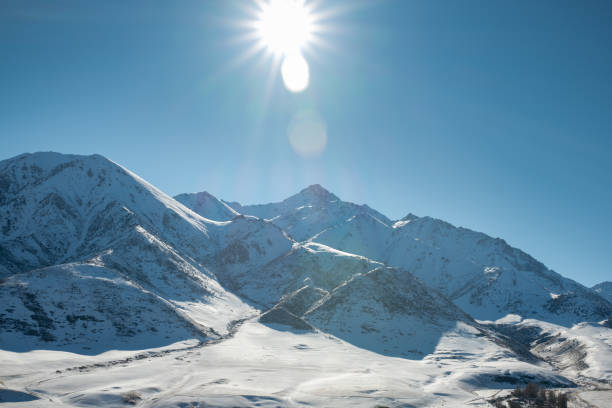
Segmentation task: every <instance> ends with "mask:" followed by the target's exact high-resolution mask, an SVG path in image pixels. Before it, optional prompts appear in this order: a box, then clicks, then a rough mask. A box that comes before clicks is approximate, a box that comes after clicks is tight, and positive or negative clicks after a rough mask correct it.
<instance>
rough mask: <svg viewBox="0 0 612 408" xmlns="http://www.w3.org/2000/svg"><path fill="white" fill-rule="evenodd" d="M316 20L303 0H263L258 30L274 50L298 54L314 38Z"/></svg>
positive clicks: (266, 43)
mask: <svg viewBox="0 0 612 408" xmlns="http://www.w3.org/2000/svg"><path fill="white" fill-rule="evenodd" d="M313 29H314V20H313V16H312V13H311V10H310V8H309V7H308V6H307V5H306V3H305V2H304V0H268V1H267V2H262V3H260V10H259V15H258V16H257V22H256V30H257V32H258V35H259V37H260V39H261V41H262V42H263V43H264V44H265V46H266V47H267V48H268V49H269V50H270V51H272V52H273V53H275V54H281V55H283V56H287V55H294V54H299V53H301V52H302V48H303V47H305V46H306V45H308V43H309V42H310V41H311V40H312V35H313Z"/></svg>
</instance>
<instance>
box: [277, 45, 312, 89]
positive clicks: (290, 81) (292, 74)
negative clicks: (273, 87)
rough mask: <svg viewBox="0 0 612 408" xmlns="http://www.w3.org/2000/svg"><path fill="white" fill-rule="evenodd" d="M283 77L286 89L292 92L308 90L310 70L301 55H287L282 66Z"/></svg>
mask: <svg viewBox="0 0 612 408" xmlns="http://www.w3.org/2000/svg"><path fill="white" fill-rule="evenodd" d="M281 75H282V77H283V82H284V83H285V87H286V88H287V89H288V90H289V91H291V92H302V91H303V90H305V89H306V88H308V83H309V82H310V70H309V68H308V63H307V62H306V59H304V57H303V56H302V55H301V54H292V55H287V56H286V57H285V59H284V60H283V64H282V65H281Z"/></svg>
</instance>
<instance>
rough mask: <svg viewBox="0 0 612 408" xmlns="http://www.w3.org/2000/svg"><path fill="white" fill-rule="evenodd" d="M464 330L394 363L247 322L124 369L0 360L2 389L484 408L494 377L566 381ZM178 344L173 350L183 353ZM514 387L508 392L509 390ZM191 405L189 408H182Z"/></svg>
mask: <svg viewBox="0 0 612 408" xmlns="http://www.w3.org/2000/svg"><path fill="white" fill-rule="evenodd" d="M465 330H469V328H466V327H457V328H456V331H453V332H450V333H449V334H448V335H447V336H445V337H444V338H442V339H441V340H440V342H439V344H438V346H437V347H436V350H435V352H434V353H433V354H432V355H430V356H428V357H427V358H425V359H423V360H419V361H414V360H406V359H401V358H392V357H386V356H383V355H380V354H376V353H372V352H369V351H367V350H364V349H360V348H357V347H354V346H352V345H350V344H348V343H346V342H343V341H341V340H338V339H337V338H335V337H333V336H330V335H328V334H325V333H321V332H315V333H295V332H291V331H287V330H285V329H283V328H282V327H280V326H279V327H277V328H271V327H267V326H264V325H262V324H260V323H257V322H256V321H248V322H246V323H245V324H243V325H242V327H240V329H239V330H238V331H237V333H236V334H235V336H234V337H233V338H231V339H228V340H225V341H223V342H219V343H216V344H212V345H205V346H202V347H195V348H191V349H187V350H185V351H172V352H169V353H167V354H163V353H158V355H157V356H155V354H151V356H149V355H148V354H146V353H139V354H140V355H141V356H143V357H141V358H136V359H133V360H131V361H126V360H125V359H126V358H128V357H133V356H134V355H137V354H136V353H133V352H132V353H129V352H119V351H109V352H106V353H104V354H101V355H98V356H92V357H86V356H82V355H77V354H71V353H65V352H53V351H32V352H29V353H24V354H22V353H11V352H5V351H1V352H0V361H1V363H0V372H2V376H3V377H2V378H3V381H4V384H5V385H6V386H7V387H8V388H10V389H14V390H22V391H25V392H29V393H31V394H33V395H35V396H36V397H38V398H40V399H38V400H35V401H32V402H30V403H29V405H28V406H33V407H38V406H101V405H104V406H122V404H123V402H122V398H121V395H122V394H125V393H127V392H129V391H136V392H137V393H138V394H139V395H140V396H141V397H142V399H143V401H142V405H141V406H151V407H184V406H189V404H192V406H222V407H233V406H264V407H268V406H269V407H275V406H289V407H291V406H321V407H330V406H334V407H335V406H338V407H373V406H375V405H376V404H381V405H389V406H432V407H434V406H447V407H452V406H457V407H462V406H465V404H466V403H467V402H470V406H486V404H485V403H484V401H483V400H482V399H481V398H479V397H478V395H477V394H475V393H474V391H475V390H478V389H483V388H493V389H496V388H501V387H500V386H504V384H502V383H496V381H495V378H496V376H503V375H525V374H527V375H534V376H538V377H539V378H541V379H548V380H550V381H553V382H554V381H561V382H562V381H563V380H562V379H561V378H560V377H559V376H557V375H555V374H554V373H553V372H552V371H551V370H550V368H549V367H547V366H545V365H543V366H541V367H536V366H533V365H531V364H527V363H524V362H519V361H517V360H516V359H515V358H513V356H512V355H511V354H510V353H508V352H507V351H506V350H504V349H503V348H501V347H497V346H495V345H494V344H492V343H491V342H489V341H486V340H484V339H482V338H479V337H475V336H469V335H468V336H465V333H464V331H465ZM194 345H195V343H193V342H192V343H188V342H187V343H180V344H174V345H172V346H169V347H167V349H177V348H185V347H188V346H194ZM505 386H506V387H508V386H507V385H505ZM182 404H183V405H182Z"/></svg>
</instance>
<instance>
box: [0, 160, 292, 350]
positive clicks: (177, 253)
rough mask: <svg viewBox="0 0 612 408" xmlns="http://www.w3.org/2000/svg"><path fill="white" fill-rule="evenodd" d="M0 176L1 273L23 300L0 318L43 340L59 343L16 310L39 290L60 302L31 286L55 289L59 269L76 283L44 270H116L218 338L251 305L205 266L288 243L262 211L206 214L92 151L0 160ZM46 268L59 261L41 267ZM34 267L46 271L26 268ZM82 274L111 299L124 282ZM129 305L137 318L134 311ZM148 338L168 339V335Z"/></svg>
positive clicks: (45, 305)
mask: <svg viewBox="0 0 612 408" xmlns="http://www.w3.org/2000/svg"><path fill="white" fill-rule="evenodd" d="M0 179H1V180H2V182H1V183H0V188H1V190H0V214H2V224H3V225H2V235H0V264H1V265H2V266H3V272H4V276H5V277H8V276H10V277H11V278H10V279H9V280H8V281H7V282H5V283H4V284H6V285H9V286H11V287H19V288H21V289H20V292H23V293H25V294H24V295H23V296H21V297H18V298H15V299H16V301H18V302H21V303H20V304H21V306H20V307H16V308H10V309H8V310H7V311H5V312H4V314H3V315H2V316H1V319H2V320H1V321H0V322H1V324H2V326H3V328H5V327H10V328H11V329H12V330H15V331H18V332H20V333H22V334H23V333H25V334H32V335H35V336H37V338H38V339H39V340H41V341H43V342H49V341H51V342H52V341H56V342H58V344H60V343H61V339H60V338H59V337H58V336H55V335H53V336H46V335H45V334H44V333H45V332H44V330H43V329H42V326H41V327H40V328H39V329H38V330H37V331H36V330H31V329H30V326H31V325H32V324H33V323H32V322H31V321H29V320H27V319H25V320H24V319H23V315H19V313H20V312H19V310H23V308H24V307H25V308H26V309H27V304H26V303H24V302H27V301H28V300H27V299H30V298H31V297H36V298H37V299H39V300H37V302H38V304H39V308H41V309H42V310H47V311H49V313H50V311H52V310H54V308H55V307H56V306H55V305H56V303H58V302H59V303H62V299H61V297H62V292H61V291H59V292H57V296H55V297H53V296H50V295H49V293H46V294H43V292H44V291H41V290H34V288H38V287H50V288H53V287H55V286H56V284H55V280H57V276H66V279H68V280H73V281H75V282H76V281H78V279H77V278H80V277H81V276H82V274H80V273H76V274H75V273H72V274H66V273H64V275H60V274H58V273H55V272H54V273H51V272H49V271H58V270H59V271H67V270H68V271H75V270H76V271H79V270H82V269H83V268H85V269H86V270H88V271H91V268H88V267H87V266H88V265H91V264H95V265H98V266H100V267H102V268H104V270H105V271H107V273H109V274H114V275H116V276H117V278H112V280H116V279H119V278H121V279H123V280H125V281H126V282H128V283H129V285H132V286H131V287H133V288H138V289H137V290H138V291H144V293H150V294H152V295H151V296H153V297H151V299H154V298H155V297H156V298H157V299H160V300H163V302H164V303H165V304H166V306H165V307H168V308H171V309H173V310H174V313H175V316H174V317H172V318H173V319H175V318H176V316H180V317H181V318H182V319H183V320H185V322H184V323H182V324H187V325H188V326H195V327H198V328H199V329H200V332H201V333H200V335H201V336H209V337H210V336H213V337H214V336H218V335H222V334H223V333H226V332H227V330H228V328H227V327H228V324H229V323H230V322H231V321H233V320H237V319H242V318H244V317H245V316H248V315H250V314H252V313H253V310H252V309H251V308H250V307H249V306H248V305H246V304H245V303H244V302H243V301H241V300H240V299H239V298H238V297H236V296H235V295H234V294H232V293H230V292H228V291H226V290H225V289H224V288H223V287H222V286H221V285H220V284H219V283H218V281H217V280H216V278H215V276H214V273H213V272H212V271H211V270H210V269H209V267H210V265H215V264H216V263H218V262H220V261H222V262H224V263H226V264H228V265H232V264H238V265H241V264H244V263H250V264H252V265H257V264H259V263H265V262H268V261H269V260H270V259H272V258H274V257H276V256H279V255H281V254H282V253H284V252H286V251H287V250H289V249H290V248H291V245H292V241H291V240H290V239H289V238H287V237H286V235H285V234H284V233H283V232H282V231H280V230H279V228H278V227H276V226H274V225H272V224H269V223H266V222H265V221H262V220H259V219H255V218H252V219H248V220H247V219H246V218H245V217H238V218H237V219H236V220H235V221H228V222H216V221H211V220H208V219H205V218H203V217H201V216H199V215H198V214H196V213H194V212H193V211H191V210H190V209H188V208H186V207H184V206H183V205H182V204H180V203H178V202H177V201H176V200H174V199H172V198H170V197H168V196H167V195H166V194H164V193H163V192H161V191H159V190H158V189H156V188H155V187H153V186H152V185H150V184H149V183H147V182H146V181H144V180H142V179H141V178H139V177H138V176H136V175H135V174H133V173H131V172H129V171H128V170H126V169H124V168H123V167H121V166H119V165H117V164H116V163H113V162H111V161H109V160H107V159H105V158H103V157H101V156H98V155H94V156H69V155H61V154H56V153H36V154H26V155H21V156H18V157H16V158H14V159H10V160H6V161H3V162H0ZM66 264H70V266H66ZM62 265H64V266H62ZM51 266H58V267H59V269H58V268H56V269H40V268H46V267H51ZM39 269H40V270H42V271H47V272H45V273H42V274H36V275H32V274H31V272H32V271H37V270H39ZM34 277H35V278H34ZM105 279H106V278H105ZM108 279H110V278H108ZM34 280H35V281H34ZM45 281H46V283H42V282H45ZM83 282H85V281H79V282H78V283H75V285H76V286H77V287H78V286H80V285H81V284H83V285H85V283H83ZM87 282H89V283H88V284H86V286H87V287H89V285H90V284H93V283H96V285H95V286H96V288H98V289H99V290H100V291H106V292H108V293H106V295H105V296H107V297H113V296H116V294H115V292H116V291H118V290H120V289H121V290H123V288H125V285H123V286H121V285H100V284H99V282H100V280H99V279H98V280H94V279H88V280H87ZM94 289H95V288H89V289H88V290H94ZM96 290H97V289H96ZM134 290H135V289H132V292H130V293H135V292H133V291H134ZM142 296H144V295H142ZM147 296H148V295H147ZM95 308H96V305H95V304H93V303H92V304H89V306H87V304H85V306H84V309H83V308H79V312H78V314H81V315H88V316H97V314H96V313H95V310H93V309H95ZM81 309H83V310H81ZM85 309H87V310H85ZM220 311H222V313H221V312H220ZM49 313H47V315H49ZM68 313H75V311H71V310H68ZM100 313H107V311H102V312H100ZM108 313H110V312H108ZM130 313H132V314H133V316H135V315H134V313H136V312H135V311H132V312H130ZM161 315H163V314H160V316H161ZM96 319H98V317H96ZM126 321H129V322H132V323H135V322H136V321H137V319H131V320H130V319H126ZM34 322H38V324H39V325H40V324H41V321H39V320H36V319H34ZM87 326H88V328H89V330H90V331H92V333H93V330H99V329H95V325H93V324H88V325H87ZM108 327H110V326H108ZM168 327H172V325H170V324H169V325H168ZM131 329H133V330H136V331H137V330H138V329H139V328H137V327H131ZM177 333H180V332H177ZM151 336H157V337H158V338H164V336H165V334H164V333H161V332H160V333H153V334H151ZM171 338H174V337H171Z"/></svg>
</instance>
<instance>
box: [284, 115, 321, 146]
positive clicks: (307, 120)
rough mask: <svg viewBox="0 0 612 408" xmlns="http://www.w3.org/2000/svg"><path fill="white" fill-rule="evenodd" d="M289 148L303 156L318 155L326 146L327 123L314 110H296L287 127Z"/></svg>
mask: <svg viewBox="0 0 612 408" xmlns="http://www.w3.org/2000/svg"><path fill="white" fill-rule="evenodd" d="M287 135H288V136H289V143H290V144H291V148H292V149H293V150H294V151H295V152H296V153H297V154H299V155H300V156H302V157H304V158H316V157H319V156H320V155H321V154H323V152H324V151H325V147H326V146H327V124H326V123H325V121H324V120H323V118H322V117H321V116H320V115H319V114H317V113H316V112H314V111H309V110H307V111H300V112H298V113H297V114H296V115H295V116H294V117H293V119H292V120H291V122H290V123H289V127H288V128H287Z"/></svg>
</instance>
